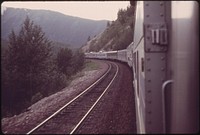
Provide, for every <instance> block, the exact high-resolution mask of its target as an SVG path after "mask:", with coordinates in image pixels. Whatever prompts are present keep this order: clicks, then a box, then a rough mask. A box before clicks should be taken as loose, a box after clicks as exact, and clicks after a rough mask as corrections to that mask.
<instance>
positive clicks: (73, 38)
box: [1, 8, 107, 48]
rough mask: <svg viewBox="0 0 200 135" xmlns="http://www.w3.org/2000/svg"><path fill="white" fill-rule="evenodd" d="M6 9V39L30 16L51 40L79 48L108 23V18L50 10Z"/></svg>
mask: <svg viewBox="0 0 200 135" xmlns="http://www.w3.org/2000/svg"><path fill="white" fill-rule="evenodd" d="M5 9H6V10H4V12H3V13H2V14H1V39H4V40H8V35H9V34H10V31H11V30H12V29H13V30H15V31H16V32H19V30H20V28H21V24H22V23H23V20H24V19H25V18H26V17H27V16H28V17H29V18H30V19H31V20H33V21H34V22H35V24H37V25H40V26H41V27H42V29H43V31H44V32H45V33H46V36H47V37H48V38H49V39H50V40H51V41H54V42H60V43H64V44H70V45H71V47H73V48H79V47H80V46H82V45H83V44H84V43H85V42H86V41H87V38H88V36H94V35H97V34H99V33H101V32H102V31H103V30H104V29H105V28H106V23H107V21H106V20H101V21H96V20H90V19H83V18H79V17H73V16H68V15H64V14H62V13H59V12H55V11H50V10H31V9H20V8H5Z"/></svg>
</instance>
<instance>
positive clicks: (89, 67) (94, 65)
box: [83, 60, 100, 71]
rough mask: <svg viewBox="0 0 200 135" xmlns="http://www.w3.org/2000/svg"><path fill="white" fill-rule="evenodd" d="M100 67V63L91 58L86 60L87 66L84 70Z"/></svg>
mask: <svg viewBox="0 0 200 135" xmlns="http://www.w3.org/2000/svg"><path fill="white" fill-rule="evenodd" d="M99 68H100V65H99V64H98V63H95V62H93V61H91V60H86V62H85V68H84V69H83V71H91V70H98V69H99Z"/></svg>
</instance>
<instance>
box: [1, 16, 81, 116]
mask: <svg viewBox="0 0 200 135" xmlns="http://www.w3.org/2000/svg"><path fill="white" fill-rule="evenodd" d="M53 49H54V48H53V46H52V42H51V41H50V40H49V39H48V38H47V37H46V36H45V33H44V32H43V31H42V28H41V27H40V26H39V25H35V24H34V22H33V21H31V20H30V18H29V17H27V18H26V19H25V21H24V23H23V24H22V26H21V29H20V31H19V33H17V34H16V33H15V32H14V30H12V31H11V33H10V35H9V46H8V49H7V50H6V51H5V52H3V53H2V55H1V58H2V68H1V73H2V74H1V78H2V79H1V84H2V85H1V89H2V92H1V94H2V116H12V115H14V114H17V113H20V112H22V111H23V110H25V108H27V107H28V106H30V105H31V104H33V103H35V102H36V101H38V100H39V99H41V98H43V97H45V96H49V95H50V94H53V93H55V92H56V91H58V90H61V89H62V88H64V87H66V86H67V84H68V82H69V79H70V77H71V76H72V75H73V74H75V73H76V72H78V71H80V70H81V69H82V68H83V66H84V54H83V53H82V52H81V51H80V50H76V51H72V50H70V49H69V48H62V49H60V51H59V52H58V53H57V54H56V55H53Z"/></svg>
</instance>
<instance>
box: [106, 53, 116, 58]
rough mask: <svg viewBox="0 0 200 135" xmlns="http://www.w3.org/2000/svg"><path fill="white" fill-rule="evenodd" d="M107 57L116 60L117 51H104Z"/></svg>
mask: <svg viewBox="0 0 200 135" xmlns="http://www.w3.org/2000/svg"><path fill="white" fill-rule="evenodd" d="M106 54H107V59H111V60H117V51H108V52H106Z"/></svg>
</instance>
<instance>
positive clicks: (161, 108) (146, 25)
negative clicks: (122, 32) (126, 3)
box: [132, 1, 199, 133]
mask: <svg viewBox="0 0 200 135" xmlns="http://www.w3.org/2000/svg"><path fill="white" fill-rule="evenodd" d="M198 11H199V5H198V3H197V2H194V1H187V2H186V1H145V2H143V1H138V2H137V7H136V21H135V29H134V30H135V31H134V44H133V47H132V48H133V50H132V51H133V71H134V81H133V84H134V89H135V104H136V116H137V132H138V133H197V132H198V131H199V84H198V82H199V76H198V75H197V74H198V73H199V63H198V61H199V51H198V50H199V24H198V23H199V22H198V20H199V19H198V17H199V15H198V13H199V12H198ZM183 12H184V13H183Z"/></svg>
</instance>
